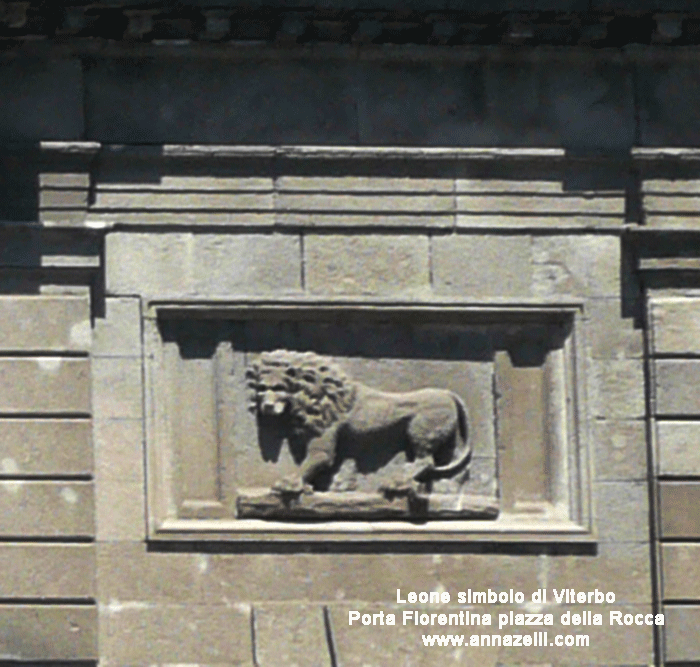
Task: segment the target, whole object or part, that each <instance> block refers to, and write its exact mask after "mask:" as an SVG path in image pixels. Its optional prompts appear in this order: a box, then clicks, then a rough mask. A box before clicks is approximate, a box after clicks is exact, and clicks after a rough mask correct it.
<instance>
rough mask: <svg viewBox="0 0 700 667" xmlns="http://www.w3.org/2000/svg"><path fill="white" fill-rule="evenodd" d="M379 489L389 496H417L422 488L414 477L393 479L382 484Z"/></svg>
mask: <svg viewBox="0 0 700 667" xmlns="http://www.w3.org/2000/svg"><path fill="white" fill-rule="evenodd" d="M379 490H380V491H381V492H382V493H384V494H385V495H388V496H415V495H417V494H418V492H419V490H420V488H419V485H418V484H417V483H416V481H415V480H413V479H409V480H405V479H392V480H390V481H388V482H386V483H384V484H382V485H381V486H380V487H379Z"/></svg>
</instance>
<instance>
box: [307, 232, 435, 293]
mask: <svg viewBox="0 0 700 667" xmlns="http://www.w3.org/2000/svg"><path fill="white" fill-rule="evenodd" d="M428 253H429V249H428V239H427V238H426V237H424V236H393V235H392V236H388V235H387V236H385V235H381V236H380V235H373V236H371V237H363V236H355V235H353V236H345V235H335V234H334V235H316V234H309V235H306V236H305V237H304V270H305V282H306V288H307V290H308V291H309V292H311V293H312V294H367V295H371V294H401V295H402V296H406V297H408V296H417V295H421V294H422V295H425V294H427V291H428V289H429V285H430V274H429V259H428Z"/></svg>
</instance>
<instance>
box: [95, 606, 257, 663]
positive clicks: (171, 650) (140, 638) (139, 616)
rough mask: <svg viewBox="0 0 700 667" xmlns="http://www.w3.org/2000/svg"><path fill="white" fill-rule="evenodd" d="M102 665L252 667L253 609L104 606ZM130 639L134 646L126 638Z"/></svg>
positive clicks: (236, 607)
mask: <svg viewBox="0 0 700 667" xmlns="http://www.w3.org/2000/svg"><path fill="white" fill-rule="evenodd" d="M99 610H100V661H104V662H105V663H107V664H109V665H134V664H154V663H156V664H164V663H165V664H168V663H171V664H183V662H184V663H189V664H205V665H212V664H219V665H222V664H223V665H231V666H235V667H252V664H253V649H252V645H251V632H250V607H249V606H248V605H245V604H239V605H236V606H235V607H224V606H219V607H213V606H205V605H192V604H188V601H187V600H183V603H182V604H180V605H168V606H164V605H159V606H156V605H153V604H122V603H121V602H120V601H119V600H111V601H108V602H105V603H104V604H100V607H99ZM126 637H128V641H125V638H126Z"/></svg>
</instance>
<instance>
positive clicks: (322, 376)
mask: <svg viewBox="0 0 700 667" xmlns="http://www.w3.org/2000/svg"><path fill="white" fill-rule="evenodd" d="M246 378H247V381H248V387H249V388H250V389H251V390H252V391H253V397H252V400H251V404H250V407H251V409H252V410H255V411H257V412H258V413H259V414H261V415H269V416H282V415H284V414H288V415H289V417H290V418H291V420H292V426H293V428H294V431H295V432H296V433H297V434H299V435H308V436H314V435H320V434H321V433H323V431H324V430H325V429H326V428H328V427H329V426H330V425H331V424H333V423H334V422H335V421H337V420H338V419H339V417H340V416H341V415H342V414H344V413H346V412H348V411H349V410H350V409H351V408H352V406H353V403H354V400H355V386H354V385H353V383H352V382H351V381H350V379H349V378H348V377H347V376H346V375H345V373H344V372H343V371H342V370H341V369H340V368H339V367H338V366H337V365H336V364H334V363H333V362H332V361H330V359H327V358H324V357H320V356H318V355H317V354H314V353H313V352H292V351H289V350H274V351H273V352H263V353H262V354H261V355H260V357H259V358H258V360H257V361H255V362H253V363H252V364H251V365H250V366H249V367H248V370H247V371H246Z"/></svg>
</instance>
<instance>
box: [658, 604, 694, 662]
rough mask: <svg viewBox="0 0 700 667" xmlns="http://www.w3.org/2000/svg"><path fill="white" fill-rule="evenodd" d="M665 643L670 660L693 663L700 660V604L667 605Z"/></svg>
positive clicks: (667, 656) (666, 656) (665, 612)
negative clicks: (699, 632) (699, 631)
mask: <svg viewBox="0 0 700 667" xmlns="http://www.w3.org/2000/svg"><path fill="white" fill-rule="evenodd" d="M663 611H664V614H665V622H666V624H665V627H664V640H665V641H664V644H665V649H666V654H665V656H664V657H665V658H666V660H667V661H668V662H673V663H674V664H675V663H685V664H693V663H695V662H697V661H698V660H700V635H698V632H697V628H698V625H700V605H697V606H696V605H666V606H665V607H664V609H663Z"/></svg>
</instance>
